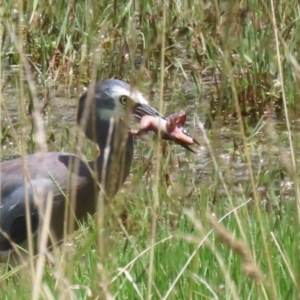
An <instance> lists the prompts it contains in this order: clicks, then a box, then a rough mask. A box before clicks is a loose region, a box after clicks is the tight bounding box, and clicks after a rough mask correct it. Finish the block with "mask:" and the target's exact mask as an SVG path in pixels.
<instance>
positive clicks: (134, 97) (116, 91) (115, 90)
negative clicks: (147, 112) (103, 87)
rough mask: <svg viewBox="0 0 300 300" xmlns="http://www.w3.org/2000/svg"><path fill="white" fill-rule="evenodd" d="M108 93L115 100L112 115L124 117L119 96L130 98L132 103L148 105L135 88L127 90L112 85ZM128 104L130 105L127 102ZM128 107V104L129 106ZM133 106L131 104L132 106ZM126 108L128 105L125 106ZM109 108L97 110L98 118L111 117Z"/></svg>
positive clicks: (123, 108)
mask: <svg viewBox="0 0 300 300" xmlns="http://www.w3.org/2000/svg"><path fill="white" fill-rule="evenodd" d="M109 95H110V96H111V97H112V98H113V99H114V101H115V109H114V116H115V117H119V118H125V116H126V107H125V106H124V105H123V104H122V103H120V97H122V96H126V97H127V98H128V99H131V101H132V105H133V104H134V103H140V104H143V105H149V103H148V101H147V100H146V99H145V98H144V97H143V95H142V94H141V93H140V92H139V91H137V90H134V89H132V90H128V89H126V88H123V87H122V86H119V85H114V86H113V87H112V89H111V90H110V92H109ZM128 105H130V104H129V103H128ZM129 107H130V106H129ZM132 107H133V106H132ZM127 108H128V106H127ZM111 113H112V112H111V110H110V109H101V110H99V114H100V118H101V119H103V120H109V119H110V118H111Z"/></svg>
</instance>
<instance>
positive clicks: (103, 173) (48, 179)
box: [0, 79, 161, 262]
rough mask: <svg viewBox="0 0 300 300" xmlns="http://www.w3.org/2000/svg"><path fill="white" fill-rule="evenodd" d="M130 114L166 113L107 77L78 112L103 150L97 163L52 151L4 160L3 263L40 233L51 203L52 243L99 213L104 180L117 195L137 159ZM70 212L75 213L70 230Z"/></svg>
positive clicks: (0, 248) (1, 203)
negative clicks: (130, 126)
mask: <svg viewBox="0 0 300 300" xmlns="http://www.w3.org/2000/svg"><path fill="white" fill-rule="evenodd" d="M129 115H131V116H132V115H133V116H135V117H137V118H141V117H143V116H145V115H150V116H161V115H160V114H159V113H158V111H157V110H155V109H154V108H153V107H152V106H150V104H149V103H148V102H147V100H146V99H145V98H144V96H143V95H142V94H141V93H140V92H139V91H138V90H136V89H133V88H132V87H131V86H130V85H129V84H128V83H126V82H125V81H122V80H117V79H108V80H105V81H103V82H101V83H98V84H95V85H94V86H93V87H90V88H89V90H88V91H86V92H85V93H84V94H83V95H82V96H81V97H80V99H79V105H78V112H77V123H78V124H79V125H80V126H81V128H82V129H83V131H84V133H85V135H86V137H87V138H88V139H90V140H91V141H93V142H95V143H97V145H98V146H99V148H100V155H99V156H98V158H97V159H96V160H95V161H92V162H86V161H85V160H83V159H81V158H80V157H79V156H77V155H75V154H72V153H65V152H46V153H43V154H40V153H35V154H31V155H27V156H25V157H23V158H16V159H13V160H9V161H4V162H2V163H1V164H0V169H1V200H0V262H5V261H7V259H8V257H11V256H12V255H14V254H15V253H16V252H18V249H19V248H23V249H26V248H28V239H29V238H31V237H32V236H33V237H35V236H36V235H38V234H37V233H38V230H39V228H40V226H41V224H42V223H43V222H44V218H45V216H44V214H45V211H46V208H47V207H48V205H49V207H50V217H49V224H50V235H51V237H52V243H53V241H55V242H56V243H59V242H60V241H62V240H63V238H64V236H65V232H68V233H71V232H73V231H75V230H76V229H77V228H78V222H77V221H79V222H82V221H84V220H85V219H86V218H87V216H88V215H93V214H95V213H96V211H97V198H98V193H99V190H100V184H99V183H103V182H104V186H103V185H101V189H104V190H105V193H106V195H107V197H108V198H109V199H110V198H112V197H113V196H114V195H115V194H116V193H117V191H118V190H119V189H120V188H121V186H122V184H123V183H124V182H125V180H126V178H127V176H128V174H129V172H130V167H131V162H132V159H133V150H134V144H133V137H132V135H131V133H130V131H129V130H128V128H129V120H130V119H129ZM121 144H122V145H123V146H122V145H121ZM121 146H122V147H121ZM122 151H123V152H122ZM121 152H122V153H123V155H120V154H121ZM113 162H115V163H114V164H113ZM112 165H114V166H115V170H112V169H113V168H112ZM113 171H114V172H113ZM116 174H117V176H116ZM50 200H51V203H50ZM49 203H50V204H49ZM67 212H69V214H68V213H67ZM66 215H69V217H71V216H73V219H72V221H70V222H67V224H68V223H69V225H68V228H67V229H66V220H65V218H66ZM49 243H50V242H49ZM52 245H53V244H52ZM35 251H36V252H37V250H35ZM15 255H16V254H15Z"/></svg>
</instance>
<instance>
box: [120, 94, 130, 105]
mask: <svg viewBox="0 0 300 300" xmlns="http://www.w3.org/2000/svg"><path fill="white" fill-rule="evenodd" d="M127 100H128V97H126V96H121V97H120V103H121V104H123V105H125V104H126V102H127Z"/></svg>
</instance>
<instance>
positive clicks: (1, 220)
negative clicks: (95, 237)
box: [0, 152, 94, 251]
mask: <svg viewBox="0 0 300 300" xmlns="http://www.w3.org/2000/svg"><path fill="white" fill-rule="evenodd" d="M25 166H26V167H25V171H24V167H23V161H22V160H21V159H14V160H11V161H6V162H3V163H1V165H0V168H1V200H0V251H8V250H10V249H12V248H13V246H12V244H11V242H14V243H16V244H22V242H24V241H25V240H26V239H27V225H26V224H27V218H26V199H28V208H29V211H30V215H29V219H30V221H31V222H30V223H31V232H32V233H33V234H34V233H35V232H36V231H37V229H38V226H39V223H40V221H41V219H42V217H43V212H45V209H46V207H47V200H48V199H52V200H53V203H52V204H51V207H52V213H51V227H52V226H53V227H55V228H54V231H55V234H57V235H59V237H61V236H62V234H63V229H64V227H63V224H64V215H65V207H66V196H68V195H69V194H70V195H71V194H72V192H73V194H74V195H75V198H76V199H77V198H78V197H77V194H80V197H81V199H82V197H83V192H84V193H86V192H87V190H86V189H87V187H90V184H91V183H92V182H93V180H92V177H91V174H90V172H89V169H88V168H87V167H86V165H85V164H84V162H82V161H81V160H80V158H78V157H77V156H75V155H73V154H68V153H58V152H52V153H46V154H45V155H44V156H42V157H41V156H38V155H36V154H33V155H29V156H26V159H25ZM90 194H91V192H90ZM93 196H94V195H93ZM76 203H77V201H76ZM90 206H91V205H90ZM83 208H84V207H83ZM81 209H82V205H81ZM87 209H89V210H92V208H91V207H89V205H87ZM41 213H42V215H41ZM91 213H93V211H91ZM83 214H84V213H83Z"/></svg>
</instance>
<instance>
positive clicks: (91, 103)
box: [77, 79, 161, 141]
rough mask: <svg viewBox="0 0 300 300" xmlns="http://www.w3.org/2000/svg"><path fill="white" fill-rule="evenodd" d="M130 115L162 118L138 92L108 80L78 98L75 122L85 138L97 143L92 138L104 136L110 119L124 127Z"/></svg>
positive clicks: (116, 81)
mask: <svg viewBox="0 0 300 300" xmlns="http://www.w3.org/2000/svg"><path fill="white" fill-rule="evenodd" d="M132 115H133V116H135V117H136V118H141V117H143V116H144V115H150V116H161V115H160V114H159V113H158V111H157V110H155V109H154V108H153V107H152V106H150V105H149V103H148V101H147V100H146V99H145V98H144V97H143V95H142V94H141V93H140V92H139V91H138V90H136V89H134V88H132V87H131V86H130V85H129V84H128V83H126V82H124V81H121V80H117V79H109V80H105V81H103V82H101V83H99V84H97V85H96V86H95V88H94V89H90V90H88V91H87V92H85V93H84V94H83V95H82V96H81V97H80V101H79V107H78V113H77V122H78V123H79V124H80V125H81V126H82V127H83V129H84V130H85V133H86V135H87V137H88V138H90V139H91V140H94V141H96V140H95V138H94V137H95V136H96V138H98V139H99V135H100V137H102V136H104V135H105V132H106V131H108V126H109V124H110V121H111V120H112V119H118V120H122V121H124V125H126V126H127V125H129V124H128V122H129V120H130V116H132ZM93 124H94V125H93ZM95 130H96V131H97V133H96V134H95Z"/></svg>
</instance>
